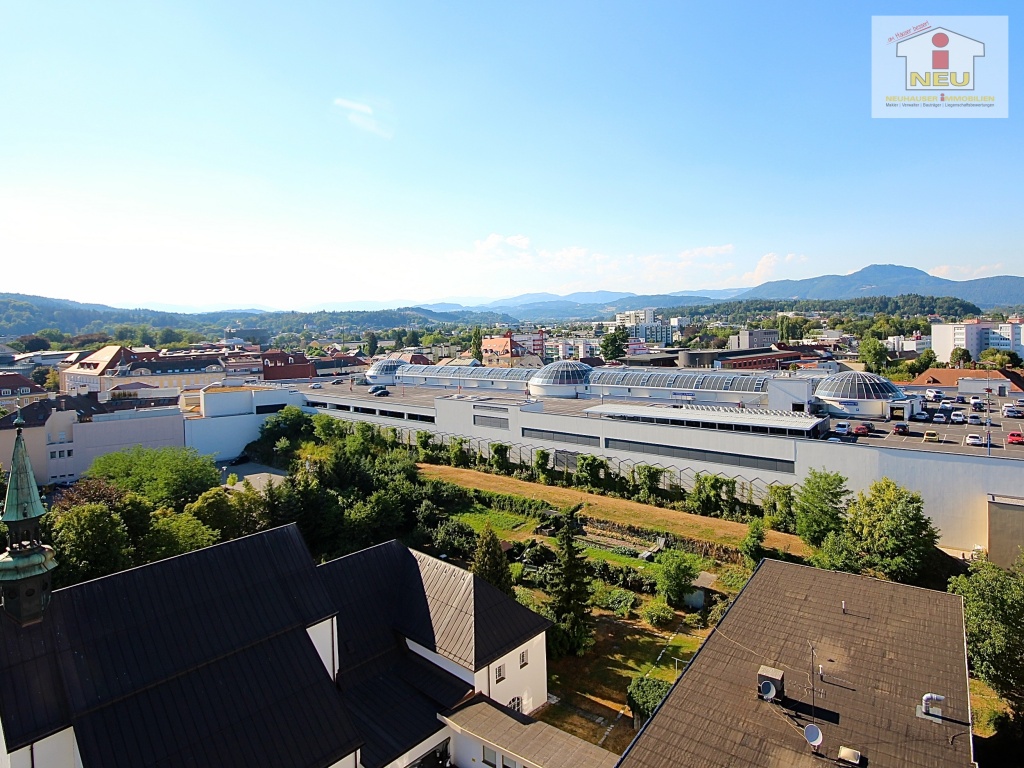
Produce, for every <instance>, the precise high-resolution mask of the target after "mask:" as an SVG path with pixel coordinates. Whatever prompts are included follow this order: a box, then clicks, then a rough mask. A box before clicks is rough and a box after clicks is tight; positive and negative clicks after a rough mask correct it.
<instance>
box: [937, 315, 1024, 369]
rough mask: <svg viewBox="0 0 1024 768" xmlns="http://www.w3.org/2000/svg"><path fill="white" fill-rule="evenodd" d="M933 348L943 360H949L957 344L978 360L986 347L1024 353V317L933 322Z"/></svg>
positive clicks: (939, 358) (943, 361)
mask: <svg viewBox="0 0 1024 768" xmlns="http://www.w3.org/2000/svg"><path fill="white" fill-rule="evenodd" d="M931 332H932V349H934V350H935V357H936V358H937V359H938V361H939V362H940V363H948V362H949V356H950V355H951V354H952V352H953V350H954V349H956V348H958V347H959V348H962V349H966V350H967V351H968V352H970V353H971V359H972V360H977V359H978V358H979V357H980V356H981V353H982V352H983V351H985V350H986V349H988V348H989V347H995V348H996V349H998V350H1000V351H1003V352H1016V353H1017V354H1018V355H1021V356H1022V357H1024V318H1020V317H1011V318H1010V319H1009V320H1008V321H1007V322H1005V323H996V322H991V321H982V320H968V321H965V322H962V323H935V324H934V325H932V331H931Z"/></svg>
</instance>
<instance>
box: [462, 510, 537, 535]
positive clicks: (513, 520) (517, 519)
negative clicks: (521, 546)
mask: <svg viewBox="0 0 1024 768" xmlns="http://www.w3.org/2000/svg"><path fill="white" fill-rule="evenodd" d="M452 518H453V519H455V520H458V521H459V522H461V523H465V524H466V525H468V526H469V527H470V528H472V529H473V530H474V531H476V532H477V533H480V532H481V531H483V529H484V528H485V527H486V526H487V525H490V526H491V528H492V529H494V532H495V533H496V534H498V538H499V539H505V540H507V541H516V540H523V539H529V538H542V537H535V536H534V535H533V529H534V527H536V525H537V523H538V520H537V518H534V517H526V516H525V515H517V514H515V513H514V512H503V511H501V510H500V509H487V508H486V507H483V506H480V505H479V504H478V505H477V506H476V508H474V509H473V510H472V511H470V512H462V513H460V514H458V515H453V516H452Z"/></svg>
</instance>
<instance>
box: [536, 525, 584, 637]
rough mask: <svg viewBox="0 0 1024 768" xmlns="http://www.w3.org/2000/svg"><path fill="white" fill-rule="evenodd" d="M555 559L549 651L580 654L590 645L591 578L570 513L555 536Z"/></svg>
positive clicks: (552, 568)
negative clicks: (556, 548) (552, 627)
mask: <svg viewBox="0 0 1024 768" xmlns="http://www.w3.org/2000/svg"><path fill="white" fill-rule="evenodd" d="M556 542H557V544H558V550H557V553H556V554H557V557H556V559H555V562H554V563H553V564H552V565H551V576H550V580H549V589H548V591H549V593H550V595H551V602H550V603H548V606H547V607H548V610H549V611H550V613H551V617H552V619H553V621H554V622H555V626H554V629H553V633H552V635H551V648H552V651H553V652H554V653H555V655H567V654H575V655H577V656H579V655H582V654H583V652H584V651H585V650H586V649H587V648H589V647H590V646H591V645H592V644H593V630H592V628H591V626H590V577H589V575H588V573H587V560H586V556H585V555H584V554H583V550H582V548H581V547H580V546H579V545H578V544H577V543H576V517H575V514H574V513H572V512H570V513H569V514H568V515H567V516H566V520H565V524H564V525H563V526H562V527H561V529H559V531H558V535H557V536H556Z"/></svg>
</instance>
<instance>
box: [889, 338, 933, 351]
mask: <svg viewBox="0 0 1024 768" xmlns="http://www.w3.org/2000/svg"><path fill="white" fill-rule="evenodd" d="M885 347H886V349H888V350H889V351H890V352H895V353H896V354H897V355H898V354H900V353H902V352H917V354H921V353H922V352H924V351H925V350H926V349H931V348H932V337H931V336H920V335H918V336H890V337H888V338H887V339H886V340H885Z"/></svg>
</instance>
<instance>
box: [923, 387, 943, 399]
mask: <svg viewBox="0 0 1024 768" xmlns="http://www.w3.org/2000/svg"><path fill="white" fill-rule="evenodd" d="M924 396H925V397H926V398H928V399H929V400H941V399H942V398H944V397H945V396H946V393H945V392H943V391H942V390H941V389H926V390H925V391H924Z"/></svg>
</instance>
